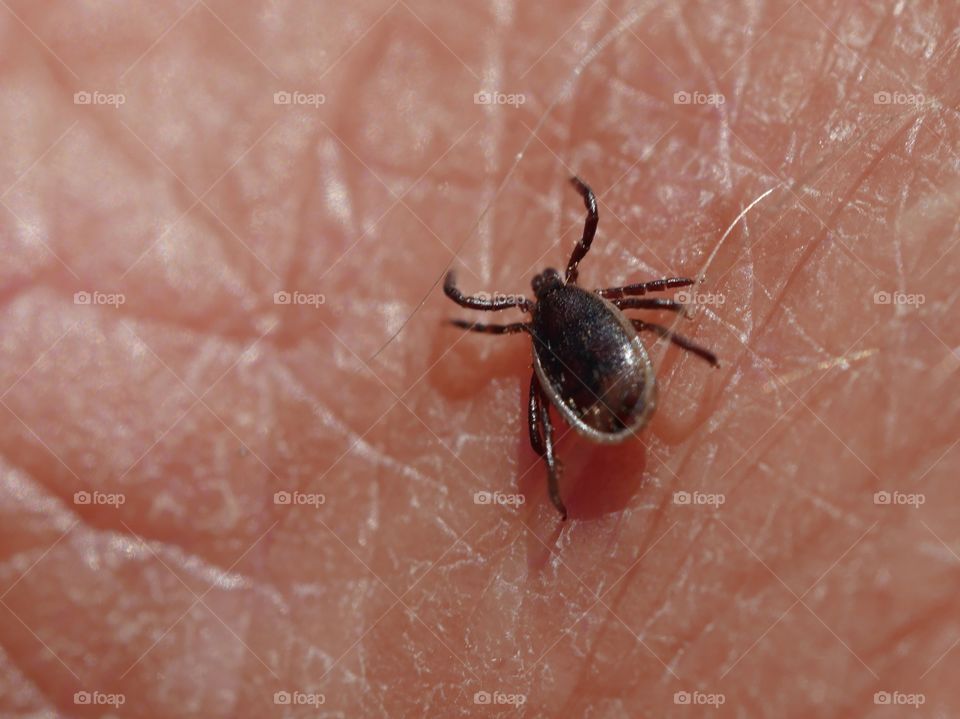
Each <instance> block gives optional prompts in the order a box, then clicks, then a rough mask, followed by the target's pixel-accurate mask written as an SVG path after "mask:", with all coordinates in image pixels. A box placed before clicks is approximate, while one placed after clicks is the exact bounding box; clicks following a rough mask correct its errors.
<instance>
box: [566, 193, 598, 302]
mask: <svg viewBox="0 0 960 719" xmlns="http://www.w3.org/2000/svg"><path fill="white" fill-rule="evenodd" d="M570 182H571V184H572V185H573V186H574V187H575V188H577V192H579V193H580V195H581V196H582V197H583V204H584V206H585V207H586V208H587V219H586V220H585V221H584V223H583V236H582V237H581V238H580V241H579V242H578V243H577V245H576V247H574V248H573V254H571V255H570V261H569V262H568V263H567V277H566V281H567V282H570V283H573V284H576V283H577V265H579V264H580V260H582V259H583V258H584V257H586V254H587V252H588V251H589V250H590V243H591V242H593V236H594V235H595V234H597V223H598V222H600V213H598V212H597V198H596V197H594V196H593V190H591V189H590V186H589V185H588V184H587V183H586V182H584V181H583V180H581V179H580V178H579V177H571V178H570Z"/></svg>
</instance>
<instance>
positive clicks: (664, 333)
mask: <svg viewBox="0 0 960 719" xmlns="http://www.w3.org/2000/svg"><path fill="white" fill-rule="evenodd" d="M631 321H632V322H633V326H634V327H635V328H636V329H637V330H639V331H643V330H651V331H653V332H656V333H657V334H658V335H660V336H661V337H666V338H667V339H669V340H670V341H671V342H673V344H675V345H676V346H677V347H681V348H682V349H685V350H687V351H688V352H693V353H694V354H695V355H697V356H698V357H700V358H702V359H705V360H706V361H707V362H709V363H710V364H712V365H713V366H714V367H719V366H720V361H719V360H718V359H717V356H716V355H715V354H714V353H713V352H711V351H710V350H708V349H705V348H703V347H701V346H700V345H698V344H697V343H696V342H694V341H693V340H691V339H688V338H686V337H684V336H683V335H679V334H677V333H676V332H671V331H670V330H668V329H667V328H666V327H664V326H663V325H657V324H653V323H652V322H644V321H643V320H631Z"/></svg>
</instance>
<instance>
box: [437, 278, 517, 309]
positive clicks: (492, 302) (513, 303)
mask: <svg viewBox="0 0 960 719" xmlns="http://www.w3.org/2000/svg"><path fill="white" fill-rule="evenodd" d="M443 292H444V294H446V296H447V297H449V298H450V299H451V300H453V301H454V302H456V303H457V304H458V305H460V306H461V307H467V308H469V309H471V310H491V311H494V312H495V311H497V310H506V309H509V308H510V307H518V308H520V309H521V310H523V311H524V312H529V311H530V310H531V308H532V303H531V302H530V300H528V299H527V298H526V297H523V296H521V295H497V294H494V295H493V296H492V297H491V296H489V295H487V296H483V295H473V296H470V295H464V294H463V293H462V292H461V291H460V290H459V289H458V288H457V275H456V273H455V272H454V271H453V270H450V271H449V272H448V273H447V279H446V280H444V283H443Z"/></svg>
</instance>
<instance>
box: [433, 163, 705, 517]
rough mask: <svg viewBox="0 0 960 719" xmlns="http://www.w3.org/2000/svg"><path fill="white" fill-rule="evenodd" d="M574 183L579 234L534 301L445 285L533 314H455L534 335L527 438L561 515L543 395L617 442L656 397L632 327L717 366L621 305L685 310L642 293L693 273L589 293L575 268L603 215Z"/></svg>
mask: <svg viewBox="0 0 960 719" xmlns="http://www.w3.org/2000/svg"><path fill="white" fill-rule="evenodd" d="M570 182H572V183H573V186H574V187H575V188H576V189H577V192H579V193H580V195H581V196H582V197H583V202H584V204H585V205H586V208H587V219H586V222H585V223H584V226H583V236H582V237H581V238H580V241H579V242H578V243H577V245H576V247H574V248H573V254H571V255H570V261H569V262H568V263H567V272H566V275H565V276H561V274H560V273H559V272H558V271H557V270H555V269H553V268H552V267H548V268H547V269H545V270H544V271H543V272H541V273H540V274H539V275H537V276H536V277H534V278H533V283H532V285H533V292H534V294H535V295H536V300H529V299H527V298H526V297H523V296H519V295H500V294H495V295H493V296H492V297H490V296H487V295H473V296H465V295H464V294H463V293H462V292H460V290H459V289H457V283H456V276H455V275H454V273H453V271H450V272H449V273H448V274H447V279H446V281H445V282H444V284H443V291H444V292H445V293H446V295H447V297H449V298H450V299H451V300H453V301H454V302H456V303H457V304H458V305H461V306H462V307H467V308H469V309H472V310H487V311H494V312H495V311H498V310H505V309H508V308H511V307H516V308H517V309H520V310H523V311H524V312H527V313H529V314H530V316H531V319H530V321H529V322H514V323H512V324H505V325H490V324H480V323H477V322H466V321H464V320H451V322H452V323H453V324H454V325H456V326H457V327H462V328H463V329H467V330H471V331H472V332H488V333H490V334H513V333H517V332H526V333H528V334H529V335H530V336H531V337H533V375H532V376H531V377H530V400H529V405H528V410H527V422H528V425H529V429H530V444H531V445H533V449H534V451H535V452H536V453H537V454H539V455H540V456H541V457H543V458H544V460H545V461H546V463H547V485H548V487H549V490H550V500H551V501H552V502H553V504H554V506H555V507H556V508H557V510H559V512H560V515H561V517H562V518H563V519H566V518H567V508H566V507H565V506H564V504H563V500H562V499H561V498H560V489H559V484H558V481H557V476H558V468H559V461H558V459H557V457H556V456H555V454H554V451H553V423H552V422H551V420H550V412H549V409H548V405H547V401H548V400H549V403H550V404H552V405H553V406H554V407H556V408H557V411H558V412H560V415H561V416H562V417H563V418H564V419H565V420H566V421H567V423H568V424H569V425H570V426H571V427H573V428H574V429H575V430H576V431H577V432H579V433H580V434H582V435H583V436H585V437H587V438H588V439H590V440H593V441H594V442H603V443H607V444H613V443H615V442H622V441H623V440H624V439H626V438H627V437H629V436H631V435H634V434H636V433H637V432H638V431H639V430H640V429H642V428H643V427H644V426H645V425H646V424H647V422H649V421H650V417H651V416H652V415H653V410H654V407H655V406H656V396H657V395H656V381H655V375H654V372H653V366H652V365H651V363H650V357H649V356H648V355H647V350H646V348H645V347H644V345H643V343H642V342H641V341H640V337H639V336H638V335H637V330H646V331H651V332H655V333H657V334H659V335H660V336H661V337H666V338H667V339H669V340H670V341H671V342H673V343H674V344H675V345H677V346H679V347H682V348H683V349H685V350H687V351H689V352H693V353H694V354H696V355H697V356H699V357H702V358H703V359H705V360H706V361H707V362H709V363H710V364H712V365H713V366H714V367H716V366H718V362H717V357H716V355H714V354H713V352H710V351H709V350H707V349H704V348H703V347H700V346H699V345H697V344H694V343H693V342H692V341H691V340H689V339H687V338H686V337H683V336H682V335H679V334H676V333H674V332H671V331H670V330H669V329H667V328H666V327H664V326H662V325H658V324H653V323H650V322H644V321H643V320H639V319H633V318H630V317H627V316H626V315H624V314H623V312H621V310H628V309H645V310H669V311H672V312H679V311H681V310H682V309H683V305H682V304H681V303H680V302H676V301H674V300H668V299H662V298H653V297H638V295H645V294H647V293H648V292H662V291H663V290H668V289H673V288H676V287H688V286H690V285H692V284H694V282H695V280H692V279H689V278H686V277H665V278H663V279H659V280H652V281H650V282H640V283H638V284H633V285H625V286H623V287H609V288H607V289H602V290H593V291H592V292H591V291H589V290H585V289H583V288H581V287H578V286H577V267H578V265H579V264H580V261H581V260H582V259H583V258H584V257H585V256H586V254H587V252H588V251H589V250H590V244H591V243H592V242H593V236H594V235H595V234H596V232H597V223H598V222H599V220H600V215H599V213H598V212H597V200H596V198H595V197H594V196H593V190H591V189H590V187H589V186H588V185H587V184H586V183H585V182H583V181H582V180H581V179H580V178H578V177H572V178H570Z"/></svg>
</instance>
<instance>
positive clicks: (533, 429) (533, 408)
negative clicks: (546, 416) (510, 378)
mask: <svg viewBox="0 0 960 719" xmlns="http://www.w3.org/2000/svg"><path fill="white" fill-rule="evenodd" d="M538 389H539V387H538V384H537V373H536V372H534V373H533V374H532V375H531V376H530V406H529V408H528V410H527V428H528V429H529V430H530V446H531V447H533V451H534V452H536V453H537V454H539V455H540V456H541V457H542V456H543V455H545V454H546V453H547V448H546V447H544V445H543V435H541V434H540V395H539V394H538Z"/></svg>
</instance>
